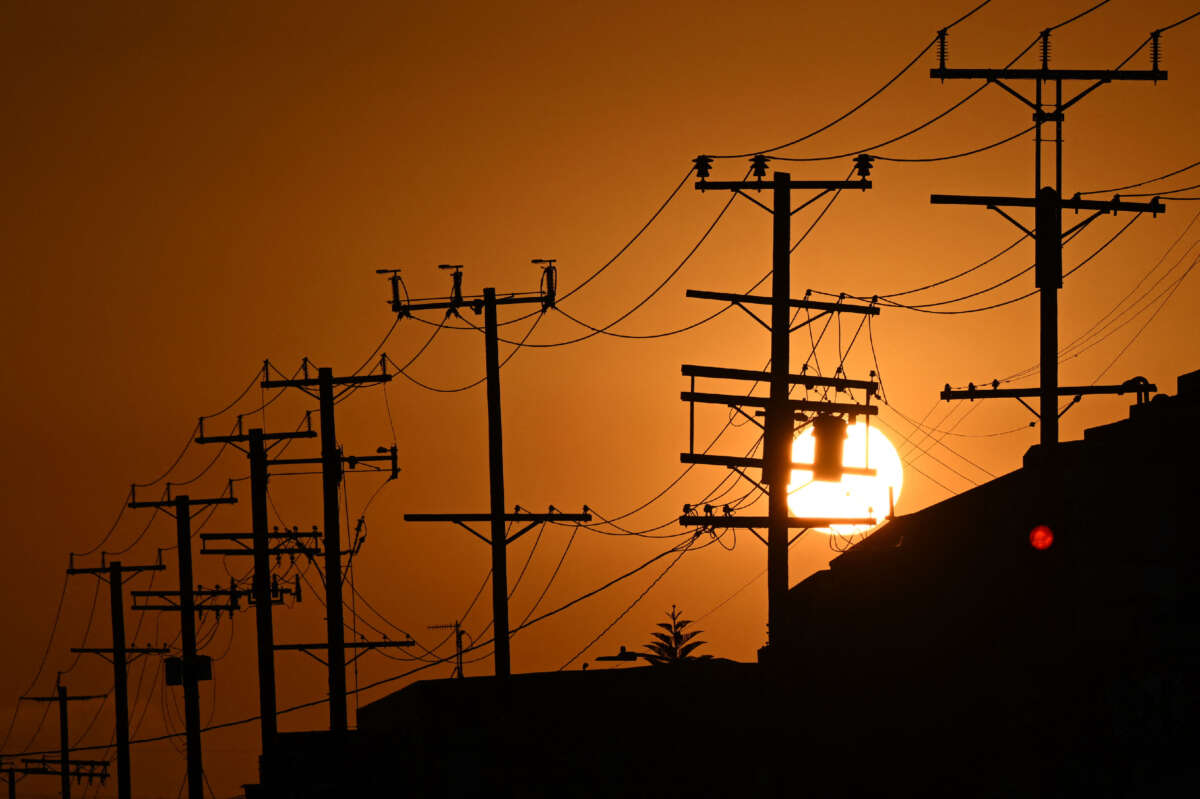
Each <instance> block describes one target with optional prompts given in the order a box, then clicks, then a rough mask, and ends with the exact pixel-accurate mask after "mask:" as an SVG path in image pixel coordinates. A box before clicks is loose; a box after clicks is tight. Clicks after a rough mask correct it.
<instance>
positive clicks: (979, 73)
mask: <svg viewBox="0 0 1200 799" xmlns="http://www.w3.org/2000/svg"><path fill="white" fill-rule="evenodd" d="M929 77H931V78H936V79H938V80H986V81H998V80H1044V81H1059V80H1086V81H1101V82H1103V83H1108V82H1109V81H1114V80H1149V81H1160V80H1166V79H1167V72H1166V70H1163V69H974V68H970V67H967V68H948V69H942V68H933V69H930V70H929Z"/></svg>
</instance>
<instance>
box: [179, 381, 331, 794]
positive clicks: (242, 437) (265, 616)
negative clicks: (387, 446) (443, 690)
mask: <svg viewBox="0 0 1200 799" xmlns="http://www.w3.org/2000/svg"><path fill="white" fill-rule="evenodd" d="M265 372H266V369H265V367H264V374H263V377H264V379H265V378H266V373H265ZM238 428H239V432H238V433H237V434H234V435H223V436H209V435H205V434H204V420H203V419H201V420H200V428H199V429H200V435H199V436H197V437H196V441H197V442H198V443H200V444H218V443H219V444H229V445H232V446H235V447H236V446H238V445H239V444H245V445H246V450H245V452H246V455H247V457H248V458H249V460H250V520H251V529H252V532H251V534H250V535H249V536H247V535H245V534H242V533H207V534H206V533H201V534H200V540H201V546H202V547H205V546H206V545H207V544H208V542H210V541H214V540H219V541H228V542H243V541H244V540H245V539H246V538H249V539H251V543H252V545H251V546H250V547H249V548H247V547H245V546H244V545H243V546H235V547H230V548H227V549H220V550H213V549H208V548H202V549H201V554H221V555H250V556H252V557H253V558H254V570H253V578H252V584H251V593H250V596H251V599H252V601H253V603H254V620H255V631H256V640H257V644H258V710H259V731H260V734H261V746H262V759H263V763H262V771H263V772H264V773H269V772H271V766H272V765H273V762H274V750H275V736H276V733H277V731H278V728H277V726H276V702H275V633H274V625H273V621H272V618H271V615H272V614H271V611H272V605H274V604H276V603H277V602H282V600H283V594H286V593H291V591H289V590H288V589H278V588H276V590H275V591H273V590H272V582H271V555H272V554H276V555H279V554H291V555H295V554H303V555H308V556H312V555H315V554H318V552H319V550H318V549H317V548H316V547H314V546H307V545H305V544H304V543H302V542H301V541H300V540H299V537H298V536H294V535H293V534H290V533H285V534H276V536H275V538H283V539H285V540H288V541H290V545H289V544H285V545H283V547H280V546H276V547H274V548H272V546H271V539H272V535H271V531H270V526H269V524H268V519H267V466H268V464H269V460H268V457H267V453H268V446H267V442H272V446H274V445H277V444H278V443H279V442H281V441H292V440H295V439H298V438H315V437H316V435H317V434H316V433H315V432H313V431H312V430H311V429H309V430H300V431H294V432H287V433H264V432H263V430H262V428H260V427H255V428H251V429H250V431H249V432H248V433H242V432H240V428H241V418H240V417H239V418H238ZM239 449H240V447H239ZM306 535H307V534H306ZM293 539H294V540H293ZM295 593H296V594H299V584H297V588H296V590H295ZM263 781H264V782H269V780H267V779H264V780H263Z"/></svg>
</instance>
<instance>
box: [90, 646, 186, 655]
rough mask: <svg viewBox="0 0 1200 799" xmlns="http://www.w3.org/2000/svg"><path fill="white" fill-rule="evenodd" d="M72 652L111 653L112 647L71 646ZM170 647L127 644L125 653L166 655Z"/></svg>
mask: <svg viewBox="0 0 1200 799" xmlns="http://www.w3.org/2000/svg"><path fill="white" fill-rule="evenodd" d="M71 651H72V652H78V653H80V654H83V655H111V654H112V653H113V648H112V647H111V646H73V647H71ZM170 651H171V650H170V649H168V648H166V647H162V646H127V647H125V654H127V655H166V654H169V653H170Z"/></svg>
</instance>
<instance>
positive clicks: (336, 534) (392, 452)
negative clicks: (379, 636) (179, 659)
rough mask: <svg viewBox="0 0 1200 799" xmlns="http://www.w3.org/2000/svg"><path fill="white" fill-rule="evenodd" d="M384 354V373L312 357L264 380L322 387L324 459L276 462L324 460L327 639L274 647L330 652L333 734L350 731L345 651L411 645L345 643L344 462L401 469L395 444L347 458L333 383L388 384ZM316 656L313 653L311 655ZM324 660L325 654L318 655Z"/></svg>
mask: <svg viewBox="0 0 1200 799" xmlns="http://www.w3.org/2000/svg"><path fill="white" fill-rule="evenodd" d="M384 357H386V356H383V357H381V358H380V367H381V372H382V373H381V374H364V375H347V376H345V377H334V374H333V369H331V368H328V367H320V368H318V369H317V376H316V377H310V376H309V373H308V361H307V360H305V362H304V367H303V368H304V375H303V377H302V378H300V379H285V380H265V379H264V380H263V381H262V387H263V388H299V389H301V390H304V391H305V392H306V393H309V394H311V393H312V392H311V390H310V389H313V388H315V389H317V401H318V403H319V407H320V419H321V457H320V458H277V459H274V460H272V461H271V463H273V464H320V466H321V487H322V498H323V507H324V522H325V525H324V527H325V529H324V534H325V541H324V547H323V549H324V553H325V638H326V640H325V642H323V643H314V644H283V645H276V646H275V649H294V650H299V651H303V652H309V650H313V649H321V650H325V652H326V659H325V660H323V661H321V662H322V663H324V664H325V665H326V666H327V668H328V672H329V729H330V730H331V731H333V732H345V731H346V730H347V729H348V719H347V713H348V711H347V704H346V649H347V648H358V649H375V648H379V647H391V646H411V645H412V642H406V641H383V642H375V643H372V642H354V643H352V644H351V645H350V646H349V647H348V646H347V644H346V631H345V620H344V619H345V617H344V609H343V600H342V555H344V554H346V553H345V552H343V551H342V543H341V538H342V523H341V511H340V507H341V505H340V503H339V501H338V490H339V489H340V487H341V483H342V478H343V476H344V475H343V471H342V464H343V463H346V464H348V465H349V466H350V468H354V467H355V466H357V465H358V464H370V463H373V462H376V461H387V462H388V463H389V464H390V465H391V477H392V479H395V478H396V476H397V474H398V473H399V471H400V468H399V466H398V464H397V458H396V447H394V446H392V447H380V448H379V449H378V450H377V454H376V455H361V456H347V455H343V454H342V449H341V447H339V446H338V443H337V431H336V429H335V426H334V425H335V420H334V404H335V397H334V387H336V386H362V385H369V384H372V383H386V382H388V381H390V380H391V379H392V376H391V375H390V374H388V373H387V369H386V366H385V361H384V360H383V358H384ZM310 654H311V653H310ZM318 660H320V658H318Z"/></svg>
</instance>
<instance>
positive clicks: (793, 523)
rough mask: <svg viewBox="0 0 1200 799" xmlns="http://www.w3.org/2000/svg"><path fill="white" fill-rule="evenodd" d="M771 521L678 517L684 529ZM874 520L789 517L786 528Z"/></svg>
mask: <svg viewBox="0 0 1200 799" xmlns="http://www.w3.org/2000/svg"><path fill="white" fill-rule="evenodd" d="M770 521H771V518H770V517H769V516H717V515H715V514H714V515H712V516H709V515H707V514H706V515H703V516H695V515H685V516H680V517H679V523H680V524H681V525H683V526H684V527H736V528H752V527H766V526H767V525H768V524H769V523H770ZM876 521H877V520H876V519H873V518H871V517H869V516H861V517H859V516H856V517H845V518H842V517H805V516H789V517H788V518H787V526H788V527H792V528H804V529H806V530H811V529H814V528H820V527H830V526H832V525H835V524H852V525H863V524H875V523H876Z"/></svg>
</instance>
